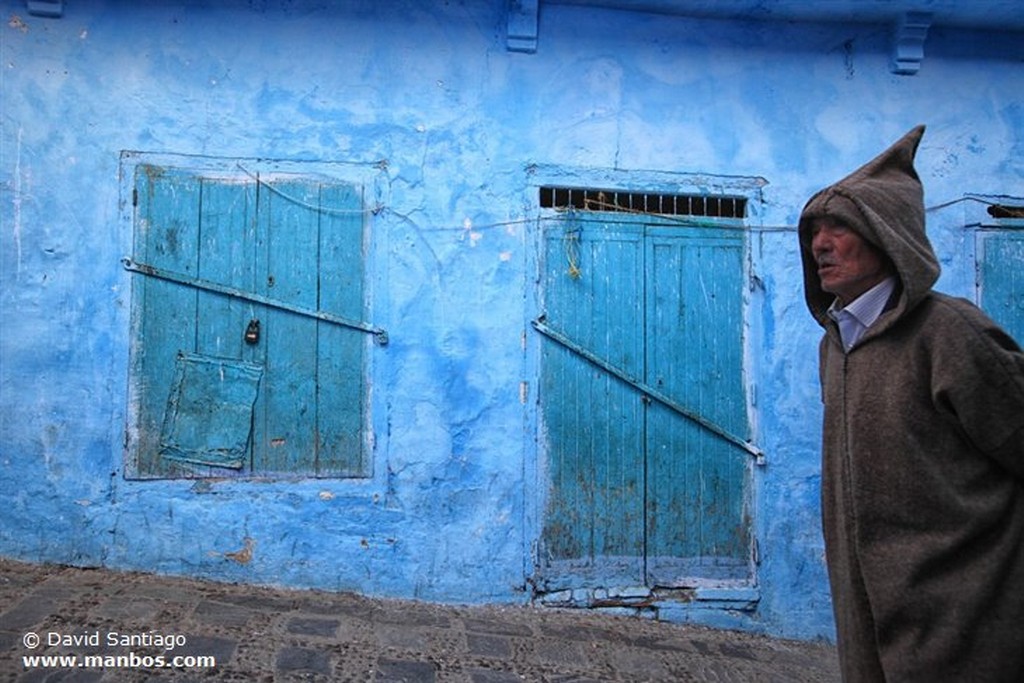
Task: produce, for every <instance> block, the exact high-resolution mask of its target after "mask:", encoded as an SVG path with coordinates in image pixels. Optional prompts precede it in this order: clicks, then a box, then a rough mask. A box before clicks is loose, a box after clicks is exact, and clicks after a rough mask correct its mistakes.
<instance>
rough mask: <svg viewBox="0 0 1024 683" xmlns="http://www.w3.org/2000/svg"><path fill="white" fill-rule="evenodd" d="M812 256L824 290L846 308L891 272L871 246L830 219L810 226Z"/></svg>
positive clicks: (816, 220) (824, 219)
mask: <svg viewBox="0 0 1024 683" xmlns="http://www.w3.org/2000/svg"><path fill="white" fill-rule="evenodd" d="M811 235H812V237H811V254H812V255H813V256H814V260H815V262H817V264H818V278H819V279H820V280H821V288H822V289H823V290H824V291H826V292H828V293H830V294H835V295H836V298H837V299H839V303H840V305H843V306H845V305H846V304H848V303H850V302H851V301H853V300H854V299H856V298H857V297H858V296H860V295H861V294H863V293H864V292H866V291H868V290H869V289H871V288H872V287H874V286H875V285H877V284H878V283H879V282H881V281H882V280H884V279H885V278H886V277H887V276H888V275H889V274H890V273H891V268H890V266H889V262H888V260H887V259H886V258H885V257H884V256H883V255H882V253H881V252H880V251H879V250H878V249H876V248H875V247H874V246H873V245H872V244H871V243H869V242H868V241H867V240H865V239H864V238H863V237H861V236H860V235H858V234H857V233H856V232H855V231H853V230H852V229H850V228H848V227H847V226H846V225H845V224H843V223H839V222H837V221H834V220H832V219H831V218H818V219H815V221H814V222H813V223H812V224H811Z"/></svg>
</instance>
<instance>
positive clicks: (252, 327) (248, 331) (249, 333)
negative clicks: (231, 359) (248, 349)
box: [245, 318, 260, 344]
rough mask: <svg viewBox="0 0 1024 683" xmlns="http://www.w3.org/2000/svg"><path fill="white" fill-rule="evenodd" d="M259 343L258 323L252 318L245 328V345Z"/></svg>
mask: <svg viewBox="0 0 1024 683" xmlns="http://www.w3.org/2000/svg"><path fill="white" fill-rule="evenodd" d="M259 341H260V321H259V320H257V319H256V318H253V319H252V320H250V321H249V326H248V327H246V328H245V343H246V344H258V343H259Z"/></svg>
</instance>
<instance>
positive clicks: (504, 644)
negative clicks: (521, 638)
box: [466, 633, 512, 659]
mask: <svg viewBox="0 0 1024 683" xmlns="http://www.w3.org/2000/svg"><path fill="white" fill-rule="evenodd" d="M466 644H467V645H468V646H469V654H471V655H479V656H481V657H496V658H499V659H508V658H511V657H512V642H511V641H510V640H509V639H508V638H506V637H504V636H493V635H481V634H479V633H467V634H466Z"/></svg>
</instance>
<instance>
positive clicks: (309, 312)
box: [121, 256, 388, 346]
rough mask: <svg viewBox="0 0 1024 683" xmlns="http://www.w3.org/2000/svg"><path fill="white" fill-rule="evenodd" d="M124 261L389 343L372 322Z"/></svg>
mask: <svg viewBox="0 0 1024 683" xmlns="http://www.w3.org/2000/svg"><path fill="white" fill-rule="evenodd" d="M121 263H122V264H123V265H124V268H125V270H128V271H131V272H133V273H141V274H142V275H148V276H150V277H155V278H157V279H159V280H166V281H168V282H174V283H177V284H179V285H185V286H187V287H195V288H196V289H201V290H203V291H204V292H214V293H216V294H222V295H224V296H230V297H234V298H236V299H242V300H244V301H252V302H253V303H258V304H263V305H264V306H270V307H271V308H276V309H279V310H282V311H288V312H289V313H295V314H297V315H304V316H306V317H309V318H315V319H317V320H322V321H324V322H327V323H332V324H334V325H341V326H342V327H348V328H350V329H353V330H359V331H361V332H366V333H368V334H372V335H373V337H374V340H375V341H376V342H377V343H378V344H379V345H381V346H385V345H386V344H387V343H388V333H387V330H384V329H381V328H379V327H375V326H373V325H370V324H369V323H364V322H359V321H356V320H349V319H347V318H342V317H341V316H338V315H334V314H333V313H328V312H326V311H317V310H313V309H311V308H306V307H304V306H296V305H294V304H290V303H288V302H286V301H280V300H278V299H272V298H270V297H267V296H263V295H261V294H256V293H254V292H246V291H244V290H241V289H237V288H235V287H229V286H227V285H222V284H220V283H219V282H213V281H212V280H204V279H202V278H196V277H189V276H187V275H182V274H181V273H175V272H172V271H169V270H164V269H162V268H157V267H155V266H150V265H147V264H145V263H138V262H137V261H134V260H133V259H132V258H131V257H130V256H126V257H124V258H123V259H121Z"/></svg>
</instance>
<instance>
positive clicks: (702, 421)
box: [532, 315, 765, 465]
mask: <svg viewBox="0 0 1024 683" xmlns="http://www.w3.org/2000/svg"><path fill="white" fill-rule="evenodd" d="M532 324H533V328H534V329H535V330H537V331H538V332H540V333H541V334H542V335H544V336H545V337H547V338H548V339H550V340H551V341H553V342H555V343H557V344H559V345H560V346H563V347H565V348H566V349H568V350H569V351H571V352H572V353H574V354H576V355H577V356H579V357H581V358H583V359H584V360H586V361H588V362H589V363H592V364H593V365H596V366H597V367H599V368H601V369H602V370H604V371H605V372H607V373H608V374H610V375H613V376H614V377H617V378H618V379H620V380H622V381H623V382H625V383H626V384H628V385H630V386H631V387H633V388H634V389H636V390H637V391H639V392H640V393H641V394H642V395H643V396H644V397H645V398H651V399H654V400H655V401H657V402H658V403H660V404H662V405H663V406H665V407H666V408H668V409H670V410H672V411H673V412H675V413H678V414H679V415H681V416H683V417H684V418H686V419H687V420H690V421H691V422H694V423H696V424H698V425H699V426H701V427H702V428H704V429H706V430H708V431H709V432H711V433H712V434H714V435H715V436H717V437H719V438H721V439H724V440H725V441H728V442H729V443H731V444H733V445H735V446H738V447H740V448H742V449H743V450H744V451H746V452H747V453H749V454H750V455H751V456H753V457H754V462H755V463H756V464H758V465H763V464H764V462H765V455H764V451H762V450H761V449H760V448H758V447H757V446H755V445H754V444H752V443H750V442H749V441H747V440H745V439H741V438H740V437H738V436H736V435H735V434H732V433H730V432H728V431H727V430H725V429H724V428H722V427H720V426H718V425H716V424H715V423H714V422H711V421H710V420H708V419H707V418H705V417H702V416H700V415H698V414H696V413H694V412H693V411H691V410H689V409H687V408H685V407H683V406H681V405H680V404H679V403H677V402H676V401H675V400H674V399H673V398H671V397H670V396H666V395H665V394H663V393H662V392H660V391H658V390H657V389H655V388H654V387H652V386H651V385H649V384H647V383H646V382H643V381H641V380H639V379H637V378H635V377H633V376H632V375H630V374H629V373H628V372H626V371H625V370H622V369H621V368H618V367H616V366H614V365H612V364H611V363H609V362H608V361H607V360H605V359H603V358H601V357H600V356H598V355H597V354H595V353H593V352H592V351H589V350H588V349H586V348H584V347H583V346H582V345H580V344H577V343H576V342H574V341H573V340H571V339H569V338H568V337H566V336H565V335H563V334H562V333H560V332H557V331H556V330H553V329H552V328H550V327H548V325H547V324H546V323H545V321H544V316H543V315H542V316H541V317H539V318H537V319H536V320H534V321H533V322H532Z"/></svg>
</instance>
